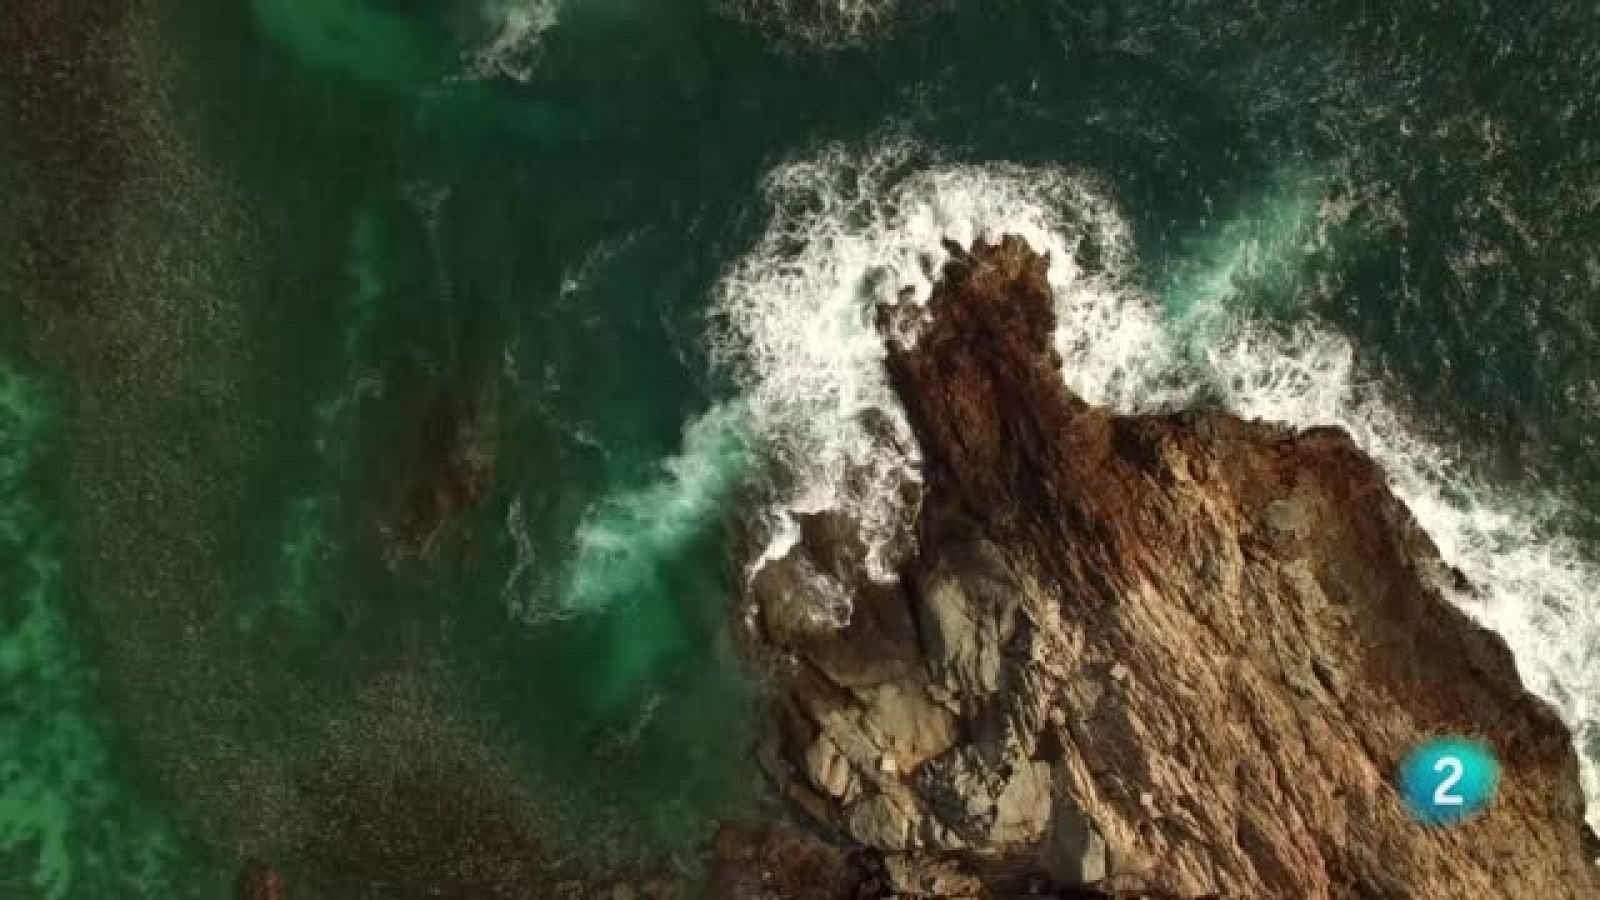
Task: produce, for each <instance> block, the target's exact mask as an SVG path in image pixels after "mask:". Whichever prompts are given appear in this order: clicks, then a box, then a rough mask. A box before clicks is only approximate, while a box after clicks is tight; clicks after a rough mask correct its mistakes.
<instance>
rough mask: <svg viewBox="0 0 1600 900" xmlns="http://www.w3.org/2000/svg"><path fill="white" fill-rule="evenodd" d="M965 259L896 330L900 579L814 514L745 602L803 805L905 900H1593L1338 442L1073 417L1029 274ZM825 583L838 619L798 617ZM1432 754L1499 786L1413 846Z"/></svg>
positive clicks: (1398, 507) (1486, 689) (1579, 846)
mask: <svg viewBox="0 0 1600 900" xmlns="http://www.w3.org/2000/svg"><path fill="white" fill-rule="evenodd" d="M952 249H953V252H954V253H955V258H954V260H953V261H952V262H951V263H950V264H949V265H948V266H947V267H946V269H945V271H944V273H943V279H942V282H941V284H940V286H939V287H938V288H937V289H936V290H935V292H934V296H933V298H932V300H931V302H930V304H929V306H928V310H927V311H926V312H923V311H920V310H914V309H912V308H911V307H905V306H903V307H900V308H897V309H896V310H893V311H888V312H886V314H885V315H886V317H887V318H891V319H894V320H895V321H892V322H886V325H892V326H893V327H886V328H885V333H886V334H912V335H915V340H914V343H913V344H911V345H908V344H907V343H905V342H902V341H899V340H891V341H890V347H889V368H890V373H891V376H892V379H893V382H894V385H895V388H896V390H897V391H898V393H899V396H900V399H901V400H902V402H903V403H904V405H905V408H906V411H907V413H908V414H909V416H910V419H911V422H912V423H913V426H914V428H915V431H916V434H917V437H918V440H919V441H920V443H921V449H922V453H923V456H924V459H925V472H924V475H925V480H924V484H925V487H924V489H923V495H922V498H921V507H920V513H919V521H918V525H917V529H918V544H919V546H920V550H919V551H918V552H917V553H916V554H915V555H913V556H912V557H911V558H910V559H909V561H908V562H907V563H906V565H905V567H904V571H903V577H902V580H901V583H900V584H899V585H895V586H884V585H874V584H871V583H870V582H869V581H868V580H867V578H866V577H865V573H864V571H863V570H862V567H861V563H860V552H859V548H858V547H855V546H853V543H852V540H851V538H850V537H849V532H850V528H849V523H841V522H838V521H830V520H828V519H827V518H825V517H822V518H817V519H814V520H812V521H808V522H807V523H805V537H804V539H803V540H802V541H801V543H800V544H799V545H798V546H797V548H796V549H795V550H794V551H792V552H791V554H790V555H789V556H788V557H786V558H785V559H782V560H779V561H777V562H775V563H773V564H771V565H769V566H768V567H767V568H766V569H765V570H763V572H762V573H761V575H760V577H758V578H757V579H756V580H755V582H754V583H753V586H752V588H751V592H750V593H751V596H750V602H751V603H752V604H753V605H754V611H755V615H754V616H752V617H751V622H752V628H751V632H750V638H751V640H752V641H754V642H756V643H757V644H758V645H761V646H763V647H765V648H767V649H769V650H773V651H775V655H776V656H778V657H780V658H783V659H786V660H788V661H789V664H788V665H787V666H785V667H782V668H781V669H780V673H781V674H780V676H779V686H778V688H777V694H778V699H777V704H776V705H777V707H778V710H777V719H778V722H779V729H778V732H779V733H778V734H777V736H775V737H774V739H773V740H772V741H771V743H770V744H769V746H767V747H766V748H765V749H764V751H763V756H764V762H765V764H766V766H767V768H768V770H769V772H770V774H771V775H772V777H773V778H774V780H775V781H776V782H777V783H778V784H779V785H780V787H781V788H782V789H783V791H784V793H785V795H786V796H787V797H788V798H789V799H790V801H791V802H792V803H793V804H794V805H795V806H796V807H797V808H798V809H800V810H802V811H804V812H805V813H806V814H807V815H808V816H810V817H811V818H812V819H813V820H815V821H816V822H817V823H818V824H819V825H821V826H822V828H823V830H825V831H828V832H829V833H831V834H833V835H835V838H836V840H837V841H839V842H840V843H841V844H848V845H855V846H859V847H864V848H867V849H868V850H869V851H871V852H872V853H873V854H875V855H878V856H880V857H881V859H882V864H883V867H884V877H885V878H886V880H887V881H889V882H890V883H892V885H893V886H894V888H895V889H896V890H897V891H898V892H899V893H901V894H904V895H933V896H986V895H999V894H1012V893H1015V892H1018V891H1029V890H1053V891H1060V890H1062V889H1071V888H1084V887H1087V888H1089V889H1092V890H1093V891H1095V892H1101V893H1105V894H1114V895H1129V896H1132V895H1147V896H1183V897H1197V896H1224V897H1250V898H1256V897H1286V898H1318V897H1410V898H1423V897H1439V898H1447V897H1448V898H1457V897H1530V898H1534V897H1536V898H1558V897H1574V898H1578V897H1597V896H1600V878H1597V876H1596V869H1595V868H1594V866H1593V865H1591V864H1590V862H1589V860H1590V859H1591V858H1592V857H1593V855H1594V847H1593V843H1592V842H1593V837H1592V835H1590V834H1589V832H1588V830H1587V829H1586V827H1585V826H1584V825H1583V819H1582V799H1581V796H1580V794H1579V790H1578V780H1577V764H1576V759H1575V756H1574V754H1573V750H1572V748H1571V745H1570V739H1569V735H1568V733H1567V731H1566V729H1565V728H1564V727H1563V726H1562V724H1561V723H1560V721H1558V720H1557V718H1556V717H1555V715H1554V714H1553V713H1552V712H1551V711H1550V710H1549V709H1548V708H1546V707H1545V706H1544V705H1543V704H1542V703H1540V702H1539V701H1537V700H1536V699H1535V698H1533V697H1532V696H1530V695H1529V694H1528V693H1527V692H1525V691H1524V690H1523V688H1522V686H1521V684H1520V682H1519V680H1518V677H1517V674H1516V670H1515V668H1514V666H1513V662H1512V659H1511V656H1510V654H1509V652H1508V651H1507V649H1506V647H1505V645H1504V643H1503V642H1502V641H1501V640H1500V639H1499V638H1497V637H1496V636H1495V635H1493V634H1492V633H1490V632H1488V631H1486V630H1484V629H1482V628H1479V627H1477V626H1476V625H1474V624H1473V623H1472V622H1471V621H1469V620H1468V619H1467V618H1466V617H1465V616H1464V615H1463V614H1462V613H1460V612H1459V611H1457V610H1456V609H1455V608H1454V607H1453V606H1452V605H1451V604H1450V603H1449V602H1448V601H1447V599H1446V598H1445V597H1444V596H1443V593H1442V590H1441V585H1442V584H1445V583H1448V582H1449V581H1450V580H1451V579H1453V578H1456V577H1457V576H1456V575H1455V574H1454V573H1452V572H1451V571H1450V570H1449V569H1448V568H1447V567H1445V566H1444V565H1443V564H1442V563H1441V562H1440V560H1439V557H1438V554H1437V552H1436V550H1435V548H1434V546H1433V545H1432V543H1431V542H1430V541H1429V539H1428V537H1427V536H1426V535H1425V534H1424V533H1423V532H1422V531H1421V530H1420V528H1419V527H1418V526H1417V524H1416V522H1415V521H1414V520H1413V518H1412V517H1411V515H1410V513H1409V512H1408V511H1407V510H1406V508H1405V507H1404V506H1403V505H1402V504H1401V503H1400V502H1399V501H1398V500H1397V499H1396V498H1395V497H1394V496H1393V495H1392V494H1391V493H1390V492H1389V490H1388V488H1387V486H1386V483H1385V478H1384V475H1383V473H1382V472H1381V471H1380V470H1379V468H1378V467H1377V466H1376V465H1375V464H1374V463H1373V462H1372V461H1371V460H1370V459H1368V458H1367V457H1366V456H1365V455H1364V454H1363V453H1362V452H1361V451H1360V450H1359V449H1358V448H1357V447H1356V446H1355V445H1354V443H1352V441H1351V440H1350V438H1349V437H1348V436H1346V435H1345V434H1343V433H1342V432H1340V431H1337V430H1331V429H1321V430H1312V431H1305V432H1295V431H1292V430H1289V429H1286V428H1283V427H1279V426H1276V425H1271V424H1267V423H1262V422H1245V421H1241V420H1239V419H1237V418H1235V417H1233V416H1230V415H1227V414H1223V413H1216V412H1202V413H1184V414H1175V415H1155V416H1120V415H1115V414H1113V413H1111V412H1110V411H1108V410H1105V409H1101V408H1097V407H1093V406H1090V405H1088V404H1086V403H1084V402H1083V401H1082V400H1080V399H1079V398H1077V397H1075V396H1074V395H1072V393H1071V392H1070V391H1069V390H1068V389H1067V388H1066V387H1065V384H1064V382H1063V380H1062V377H1061V373H1060V367H1061V361H1060V359H1059V358H1058V357H1057V356H1056V354H1055V353H1054V352H1053V350H1052V348H1051V335H1052V333H1053V331H1054V328H1055V324H1056V323H1055V316H1054V313H1053V303H1052V298H1051V292H1050V287H1049V284H1048V282H1047V280H1046V277H1045V273H1046V268H1047V265H1048V262H1047V260H1045V259H1043V258H1041V257H1039V256H1038V255H1036V254H1034V253H1033V252H1032V251H1031V250H1030V249H1029V248H1028V247H1027V246H1026V244H1025V243H1023V242H1022V241H1021V240H1018V239H1015V238H1006V239H1005V240H1003V241H1002V242H1001V243H1000V244H998V245H984V244H979V245H977V246H974V247H973V248H971V249H970V251H968V250H965V249H963V248H952ZM841 590H842V591H846V592H848V593H849V595H850V596H851V597H852V599H853V601H854V604H855V612H854V616H853V618H852V621H851V623H850V625H849V626H848V627H846V628H844V629H842V630H838V629H835V628H834V627H832V626H830V625H829V624H827V623H826V621H825V617H811V618H807V617H806V616H805V615H804V614H803V611H804V610H805V609H807V608H808V606H809V607H810V608H821V607H818V606H816V604H821V605H822V607H825V606H826V605H827V603H828V597H827V594H828V592H829V591H841ZM1440 733H1450V734H1464V735H1473V736H1478V737H1481V738H1483V739H1485V740H1487V741H1488V742H1490V743H1491V744H1492V745H1493V747H1494V748H1495V750H1496V752H1497V753H1498V754H1499V756H1500V758H1501V759H1502V760H1503V762H1504V764H1505V777H1504V780H1503V782H1502V786H1501V790H1500V793H1499V795H1498V796H1497V798H1496V799H1495V801H1494V802H1493V805H1492V806H1491V807H1490V808H1489V810H1488V811H1487V812H1486V813H1484V814H1482V815H1480V816H1479V817H1478V818H1476V819H1475V820H1473V821H1471V822H1469V823H1467V824H1465V825H1463V826H1460V827H1457V828H1455V829H1450V830H1440V831H1430V830H1426V829H1423V828H1421V827H1419V826H1417V825H1415V824H1413V823H1412V821H1411V820H1410V819H1409V818H1408V816H1407V815H1406V813H1405V811H1404V810H1403V808H1402V807H1401V804H1400V802H1399V799H1398V797H1397V795H1396V793H1395V791H1394V790H1393V788H1392V787H1391V786H1390V782H1391V776H1392V773H1393V772H1394V771H1395V769H1396V766H1397V764H1398V762H1399V761H1400V759H1401V758H1402V756H1403V755H1404V754H1405V753H1406V752H1407V750H1409V749H1410V748H1411V747H1412V746H1414V745H1415V744H1416V743H1417V742H1419V741H1420V740H1423V739H1425V738H1426V737H1429V736H1432V735H1435V734H1440Z"/></svg>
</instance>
